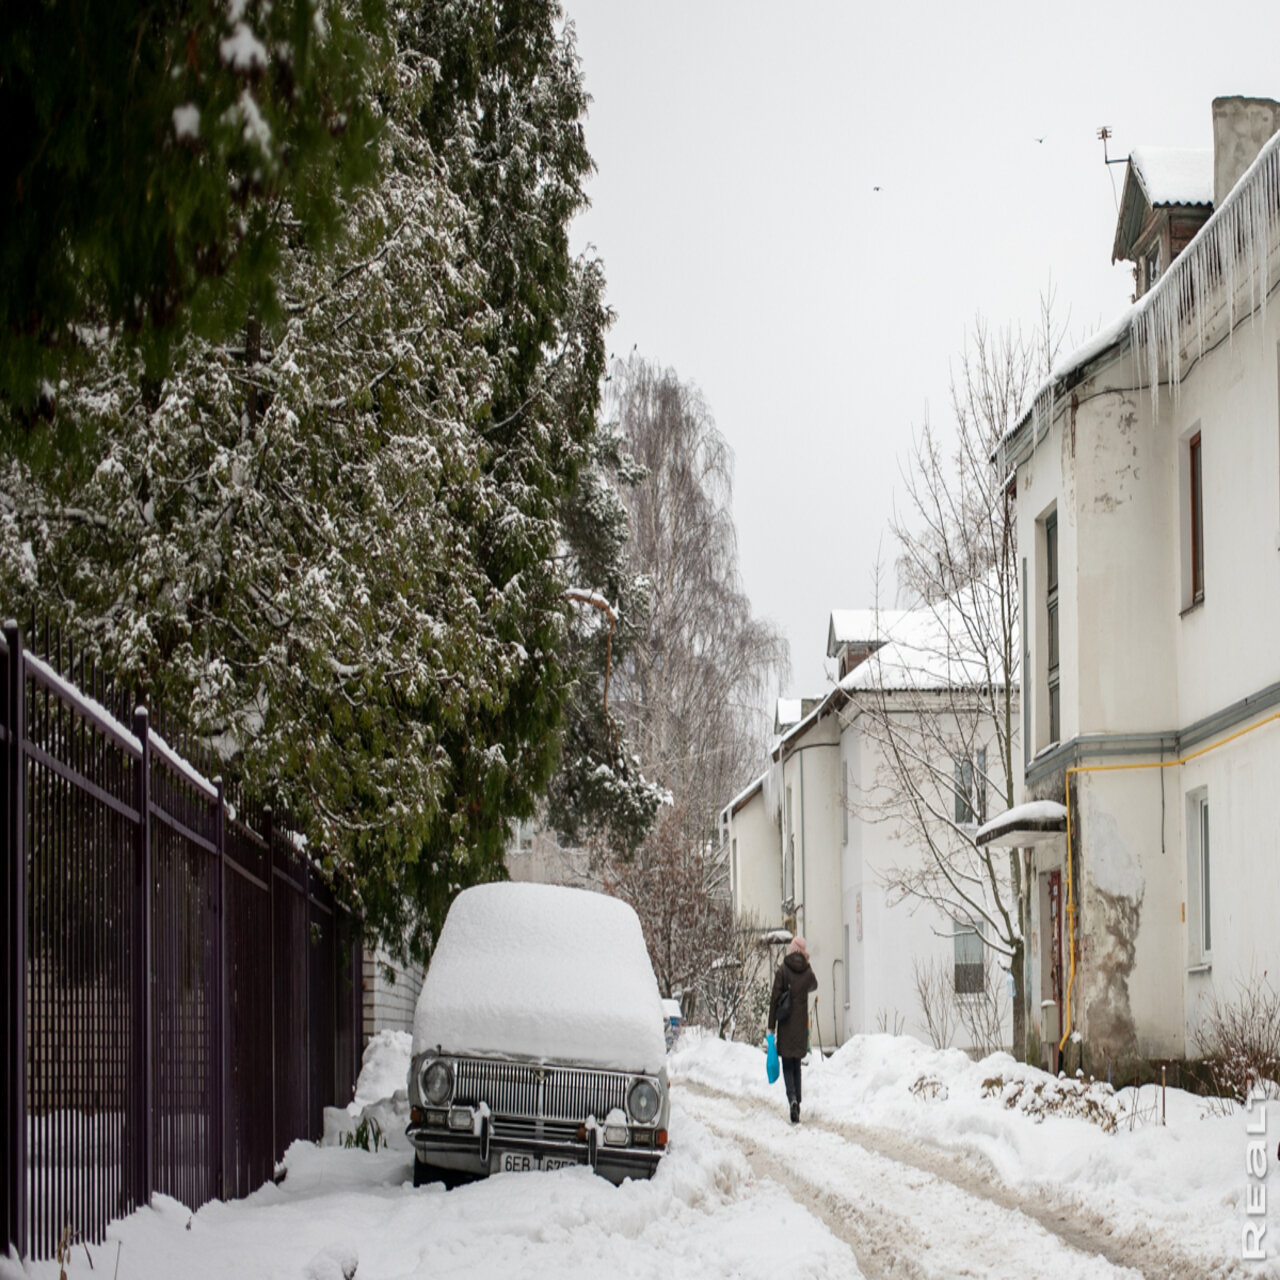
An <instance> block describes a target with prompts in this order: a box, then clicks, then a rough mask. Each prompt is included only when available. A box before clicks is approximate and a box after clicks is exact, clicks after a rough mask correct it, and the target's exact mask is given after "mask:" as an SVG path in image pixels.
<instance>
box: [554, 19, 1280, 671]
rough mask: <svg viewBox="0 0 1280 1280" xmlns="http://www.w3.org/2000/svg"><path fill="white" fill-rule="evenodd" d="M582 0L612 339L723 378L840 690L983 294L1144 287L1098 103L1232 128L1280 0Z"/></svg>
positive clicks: (1147, 129) (1274, 64)
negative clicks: (833, 617)
mask: <svg viewBox="0 0 1280 1280" xmlns="http://www.w3.org/2000/svg"><path fill="white" fill-rule="evenodd" d="M564 3H565V7H566V10H567V14H568V16H569V17H570V18H571V19H572V21H573V23H574V25H575V27H576V29H577V34H578V48H579V52H580V54H581V57H582V63H583V69H584V74H585V78H586V84H587V89H588V91H589V92H590V93H591V95H592V97H593V99H594V101H593V103H592V106H591V110H590V115H589V118H588V121H587V145H588V147H589V149H590V151H591V154H592V157H593V158H594V160H595V163H596V166H597V170H598V172H597V173H596V175H595V177H594V178H593V179H592V181H591V182H590V184H589V187H588V191H589V194H590V197H591V201H592V207H591V209H590V210H589V211H588V212H587V213H586V214H584V215H583V216H581V217H580V218H579V219H578V221H577V223H576V224H575V228H574V234H575V247H576V248H577V249H579V250H581V249H583V248H584V247H585V246H586V245H588V244H591V245H594V246H595V248H596V250H597V251H598V252H599V254H600V256H601V257H602V258H603V260H604V265H605V273H606V277H607V279H608V297H609V301H610V304H611V305H612V307H613V309H614V311H615V312H616V313H617V320H616V323H615V325H614V327H613V329H612V331H611V333H610V337H609V346H610V350H611V351H613V352H616V353H617V354H618V355H619V356H621V355H625V354H626V353H629V352H630V351H631V349H632V347H633V346H634V347H635V348H636V349H637V351H638V353H639V354H641V355H643V356H645V357H647V358H649V359H651V360H655V361H658V362H660V363H662V364H664V365H667V366H670V367H672V368H674V369H675V370H676V372H677V373H678V374H679V375H680V377H681V378H682V379H684V380H686V381H691V382H694V383H696V384H697V385H698V386H699V387H700V388H701V389H702V392H703V394H704V395H705V397H706V399H707V401H708V403H709V404H710V407H711V409H712V412H713V414H714V416H715V420H716V423H717V425H718V427H719V428H720V430H721V432H722V433H723V434H724V435H725V437H726V438H727V439H728V441H729V443H730V444H731V445H732V447H733V450H734V454H735V459H736V474H735V499H734V514H735V517H736V520H737V527H738V541H739V553H740V560H741V567H742V575H743V581H744V584H745V587H746V590H747V592H748V594H749V595H750V597H751V600H752V602H753V605H754V607H755V611H756V612H757V613H758V614H762V615H764V616H767V617H769V618H772V619H773V620H774V621H775V622H776V623H777V624H778V625H779V626H780V627H781V628H782V630H783V631H784V633H785V634H786V636H787V638H788V640H789V641H790V644H791V661H792V672H793V675H792V680H791V687H790V689H789V690H786V691H784V692H790V693H794V694H795V695H797V696H798V695H800V694H802V693H803V694H814V693H820V692H822V691H824V690H825V689H826V688H827V687H829V685H828V675H827V671H826V668H827V667H828V665H829V664H827V663H826V660H825V650H826V634H827V632H826V629H827V616H828V614H829V612H830V610H831V609H833V608H860V607H869V606H870V605H871V604H872V601H873V593H874V590H875V587H874V577H875V567H876V564H877V561H880V562H883V563H884V565H885V566H886V567H887V568H888V570H889V572H890V585H892V578H891V572H892V570H891V566H892V560H893V555H894V548H893V544H892V541H891V539H890V537H889V535H888V532H887V524H888V521H889V518H890V516H891V513H892V509H893V502H894V495H895V490H899V489H900V487H901V486H900V483H899V474H900V472H899V466H900V459H902V458H904V457H905V455H906V451H907V449H908V447H909V445H910V442H911V437H912V432H913V430H915V429H918V427H919V426H920V424H921V423H922V422H923V421H924V419H925V416H926V414H928V415H929V417H930V418H931V420H932V421H933V423H934V424H935V426H942V425H945V424H946V422H947V420H948V419H949V416H950V406H949V399H948V379H949V370H950V365H951V362H952V360H953V359H954V358H955V356H956V355H957V354H958V353H959V352H960V351H961V349H962V348H963V346H964V342H965V335H966V331H967V330H968V329H971V327H972V324H973V320H974V317H975V316H976V315H978V314H981V315H983V316H985V317H986V318H987V319H988V320H990V321H991V322H992V323H994V324H998V325H1003V324H1006V323H1010V322H1012V323H1014V324H1017V323H1021V324H1022V325H1023V326H1024V327H1027V328H1030V327H1032V326H1034V324H1035V322H1036V319H1037V312H1038V307H1039V298H1040V295H1041V293H1042V292H1044V291H1045V290H1046V288H1047V287H1048V285H1049V282H1050V279H1051V278H1052V281H1053V284H1054V285H1055V286H1056V289H1057V300H1058V303H1059V315H1060V317H1061V318H1064V319H1066V320H1067V324H1068V332H1069V335H1070V341H1069V342H1068V346H1069V347H1070V346H1074V345H1076V343H1077V342H1078V341H1081V340H1083V339H1084V338H1085V337H1087V336H1088V335H1089V334H1090V333H1092V332H1093V331H1094V330H1096V329H1097V328H1098V327H1100V325H1101V324H1103V323H1105V322H1107V321H1109V320H1110V319H1112V318H1113V317H1114V316H1115V315H1116V314H1117V313H1118V312H1119V311H1120V310H1122V309H1123V308H1124V307H1125V306H1126V305H1127V303H1128V301H1129V298H1130V295H1131V293H1132V288H1133V282H1132V277H1131V274H1130V269H1129V267H1128V265H1127V264H1117V265H1115V266H1113V265H1112V264H1111V244H1112V239H1113V236H1114V232H1115V218H1116V197H1117V194H1118V192H1119V190H1120V186H1121V183H1122V180H1123V175H1124V169H1123V166H1121V165H1113V166H1111V167H1110V168H1108V167H1107V166H1106V165H1104V163H1103V154H1102V144H1101V143H1100V142H1099V141H1098V140H1097V137H1096V133H1097V129H1098V127H1099V126H1100V125H1104V124H1105V125H1109V126H1110V127H1111V129H1112V131H1113V134H1114V137H1113V139H1112V142H1111V143H1110V154H1111V155H1112V156H1113V157H1123V156H1127V155H1128V151H1129V148H1130V147H1131V146H1135V145H1139V146H1140V145H1142V144H1144V143H1146V144H1149V145H1165V146H1185V147H1204V148H1208V147H1210V146H1211V145H1212V129H1211V115H1210V104H1211V102H1212V100H1213V98H1214V97H1215V96H1221V95H1227V94H1237V93H1239V94H1247V95H1253V96H1263V97H1280V56H1278V51H1280V38H1278V37H1280V5H1277V4H1275V3H1274V2H1272V3H1261V2H1255V3H1251V4H1247V5H1242V4H1216V5H1212V6H1206V5H1204V4H1203V3H1197V4H1190V3H1166V4H1159V5H1156V4H1151V5H1132V4H1130V5H1125V4H1123V3H1114V2H1113V3H1109V4H1097V3H1074V4H1069V5H1068V4H1056V5H1052V6H1050V5H1044V4H1037V3H1034V0H1020V2H1019V3H1010V4H999V5H997V4H986V3H977V4H966V5H957V4H943V3H931V4H911V3H886V4H877V5H874V6H871V5H865V4H851V3H850V4H838V3H823V4H818V3H802V2H801V3H790V4H781V3H778V2H777V0H774V3H771V4H764V3H747V2H746V0H736V2H734V3H710V2H709V0H645V2H644V3H635V2H634V0H632V2H630V3H622V2H620V0H564ZM877 187H879V188H880V190H878V191H877V190H876V189H875V188H877ZM886 603H889V604H892V603H893V601H892V600H889V601H887V602H886Z"/></svg>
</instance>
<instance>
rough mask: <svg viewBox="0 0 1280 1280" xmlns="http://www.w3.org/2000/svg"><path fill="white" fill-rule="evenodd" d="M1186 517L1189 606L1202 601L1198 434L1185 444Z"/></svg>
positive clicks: (1201, 480) (1201, 490)
mask: <svg viewBox="0 0 1280 1280" xmlns="http://www.w3.org/2000/svg"><path fill="white" fill-rule="evenodd" d="M1187 477H1188V489H1187V515H1188V517H1189V519H1190V522H1191V530H1190V532H1191V554H1190V563H1191V601H1190V603H1191V604H1199V603H1200V601H1201V600H1203V599H1204V477H1203V471H1202V469H1201V462H1200V433H1199V432H1198V431H1197V432H1196V433H1195V435H1193V436H1192V437H1191V439H1190V440H1189V441H1188V442H1187Z"/></svg>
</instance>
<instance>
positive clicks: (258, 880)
mask: <svg viewBox="0 0 1280 1280" xmlns="http://www.w3.org/2000/svg"><path fill="white" fill-rule="evenodd" d="M226 855H227V863H226V869H227V875H226V893H227V914H226V966H227V1040H228V1043H227V1055H226V1062H227V1123H226V1147H225V1150H226V1157H225V1162H226V1184H225V1188H226V1190H225V1194H226V1195H227V1196H229V1197H230V1196H244V1195H248V1194H249V1192H250V1191H252V1190H253V1189H254V1188H255V1187H260V1186H261V1185H262V1184H263V1183H264V1182H266V1181H267V1179H268V1178H270V1177H271V1175H272V1173H273V1172H274V1170H275V1157H276V1152H275V1141H274V1138H273V1133H274V1128H275V1125H274V1119H273V1114H272V1108H273V1106H274V1103H275V1098H274V1091H273V1088H272V1070H273V1063H272V1057H273V1049H274V1046H273V1044H272V1037H273V1034H274V1033H273V1025H274V1023H273V1018H272V1003H271V1001H272V983H271V883H270V879H271V864H270V860H269V858H268V855H267V843H266V841H265V840H263V839H262V838H261V837H260V836H258V835H256V834H255V833H254V832H253V831H252V830H250V829H249V828H248V827H247V826H244V825H242V824H241V823H239V822H231V823H228V824H227V835H226Z"/></svg>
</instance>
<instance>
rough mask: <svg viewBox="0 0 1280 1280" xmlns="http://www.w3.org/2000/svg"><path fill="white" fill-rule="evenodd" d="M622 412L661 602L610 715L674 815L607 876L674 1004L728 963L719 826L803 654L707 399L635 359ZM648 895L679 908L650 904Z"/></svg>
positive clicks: (635, 516)
mask: <svg viewBox="0 0 1280 1280" xmlns="http://www.w3.org/2000/svg"><path fill="white" fill-rule="evenodd" d="M608 407H609V409H610V410H611V411H612V412H614V413H616V415H617V430H618V433H619V436H620V438H621V440H622V442H623V444H624V445H625V451H626V455H627V457H628V459H629V460H631V462H632V464H633V465H634V467H635V468H636V470H637V472H638V473H640V474H639V475H638V476H633V480H634V483H631V484H630V485H628V486H627V487H626V488H625V489H624V490H623V492H622V499H623V501H624V503H625V504H626V506H627V513H628V520H629V528H630V538H629V541H628V544H627V545H628V554H629V556H630V558H631V565H632V567H633V569H634V570H635V571H637V572H638V573H639V574H640V575H642V577H643V580H644V581H645V582H646V583H647V587H648V593H649V594H648V599H647V601H646V602H645V603H646V604H647V615H646V616H645V618H644V619H643V621H642V622H640V623H638V633H637V634H636V635H635V636H634V638H633V639H632V641H631V643H630V644H629V645H628V646H627V647H626V649H625V652H624V654H623V656H622V657H621V659H620V660H619V661H618V663H617V664H616V667H615V670H614V676H613V683H612V685H611V692H610V705H611V707H612V708H614V709H615V711H616V714H617V715H618V717H619V718H620V720H621V721H622V723H623V725H624V726H625V730H626V736H627V738H628V740H629V741H631V742H633V743H634V744H635V746H636V749H637V751H638V752H639V754H640V756H641V758H642V759H643V760H644V762H645V769H646V773H647V776H648V777H650V778H652V779H654V780H655V781H656V782H658V783H659V784H660V785H661V786H663V787H665V788H666V790H667V792H668V793H669V796H670V803H669V804H668V805H665V806H664V807H663V808H662V809H661V810H660V812H659V814H658V817H657V819H656V821H655V823H654V827H653V829H652V831H651V832H650V834H649V836H648V838H647V839H646V840H645V842H644V843H643V844H642V845H641V846H640V848H639V850H638V851H637V852H636V853H635V854H634V855H628V856H627V857H625V858H623V857H620V856H614V857H612V858H611V859H609V861H610V863H611V865H609V866H608V867H607V868H606V873H605V878H606V883H608V884H611V885H612V886H614V887H613V889H612V890H611V891H614V892H618V893H619V894H620V895H621V896H624V897H627V898H628V900H629V901H632V903H633V905H635V906H636V908H637V910H638V911H639V912H640V916H641V920H642V922H643V923H644V924H645V930H646V937H647V938H648V939H649V946H650V951H651V953H652V954H653V955H654V967H655V969H656V970H657V972H658V978H659V982H660V984H663V986H664V991H667V992H668V993H669V992H670V991H673V990H677V989H682V988H688V989H690V990H692V989H693V987H694V985H695V984H696V983H697V982H698V981H699V980H700V979H705V978H706V976H707V974H708V973H709V969H708V966H710V965H711V964H713V963H715V962H716V961H717V960H718V959H720V958H722V956H723V953H724V939H723V938H722V939H720V941H716V940H715V939H714V938H712V937H711V930H710V925H711V923H712V922H713V921H714V920H717V919H718V916H717V915H716V911H717V905H716V904H717V903H718V902H724V901H727V885H726V884H725V883H724V877H725V869H724V866H723V864H722V862H721V861H720V860H719V858H718V857H717V852H716V851H717V849H718V842H717V832H716V815H717V812H718V810H719V808H720V806H721V805H722V804H723V803H724V799H725V797H726V796H730V795H733V794H734V793H735V792H736V791H737V790H739V789H740V788H741V786H742V785H743V784H744V783H745V782H746V781H747V780H748V779H749V777H750V775H751V772H752V770H753V768H754V767H755V764H756V762H757V761H758V760H759V759H760V758H761V756H762V755H763V752H764V746H765V743H766V741H767V735H768V732H769V729H770V727H771V726H770V720H769V715H768V711H767V707H768V698H769V695H770V693H771V692H772V690H773V689H774V688H775V687H776V686H777V684H778V682H779V681H780V680H781V679H782V678H783V677H784V676H785V672H786V667H787V650H786V642H785V640H784V639H783V638H782V637H781V635H780V634H779V632H778V631H777V630H776V628H774V627H773V626H772V625H771V624H770V623H768V622H765V621H763V620H761V619H759V618H756V617H755V616H753V614H752V610H751V601H750V600H749V599H748V598H747V595H746V593H745V592H744V591H743V589H742V583H741V579H740V577H739V574H738V550H737V532H736V530H735V528H734V523H733V512H732V496H733V483H732V481H733V459H732V454H731V452H730V450H729V446H728V445H727V444H726V442H725V440H724V437H723V436H722V435H721V434H720V432H719V431H718V430H717V429H716V427H715V424H714V422H713V421H712V418H711V414H710V411H709V410H708V408H707V406H706V403H705V402H704V401H703V399H702V396H701V395H700V394H699V392H698V391H697V389H696V388H694V387H692V386H690V385H689V384H687V383H682V382H681V381H680V380H679V378H677V377H676V375H675V374H674V373H673V372H672V371H670V370H664V369H660V368H658V367H657V366H655V365H652V364H649V363H647V362H646V361H644V360H640V359H637V358H634V357H633V358H632V359H631V360H630V361H629V362H627V363H625V364H623V363H618V364H615V365H614V367H613V372H612V375H611V382H610V402H609V406H608ZM654 877H657V878H658V880H659V881H661V880H663V879H665V883H658V884H656V885H655V884H654V881H653V878H654ZM642 884H644V885H645V886H646V891H647V887H649V886H652V887H654V888H656V891H657V893H658V895H659V897H660V898H662V899H663V900H664V901H662V902H660V903H645V904H642V903H641V902H640V901H638V900H637V899H636V898H635V897H633V896H632V894H633V893H635V892H636V891H637V890H638V889H639V888H640V886H641V885H642ZM677 899H678V900H677ZM693 933H701V934H702V935H704V936H701V937H694V936H691V934H693Z"/></svg>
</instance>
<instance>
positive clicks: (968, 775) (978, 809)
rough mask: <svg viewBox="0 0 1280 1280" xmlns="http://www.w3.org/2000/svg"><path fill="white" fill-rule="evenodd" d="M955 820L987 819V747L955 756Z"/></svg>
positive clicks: (982, 821) (978, 820)
mask: <svg viewBox="0 0 1280 1280" xmlns="http://www.w3.org/2000/svg"><path fill="white" fill-rule="evenodd" d="M955 797H956V821H957V822H960V823H970V822H976V823H978V824H979V825H981V824H982V823H984V822H986V820H987V749H986V747H979V748H978V750H977V751H975V752H974V753H973V755H971V756H957V757H956V761H955Z"/></svg>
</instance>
